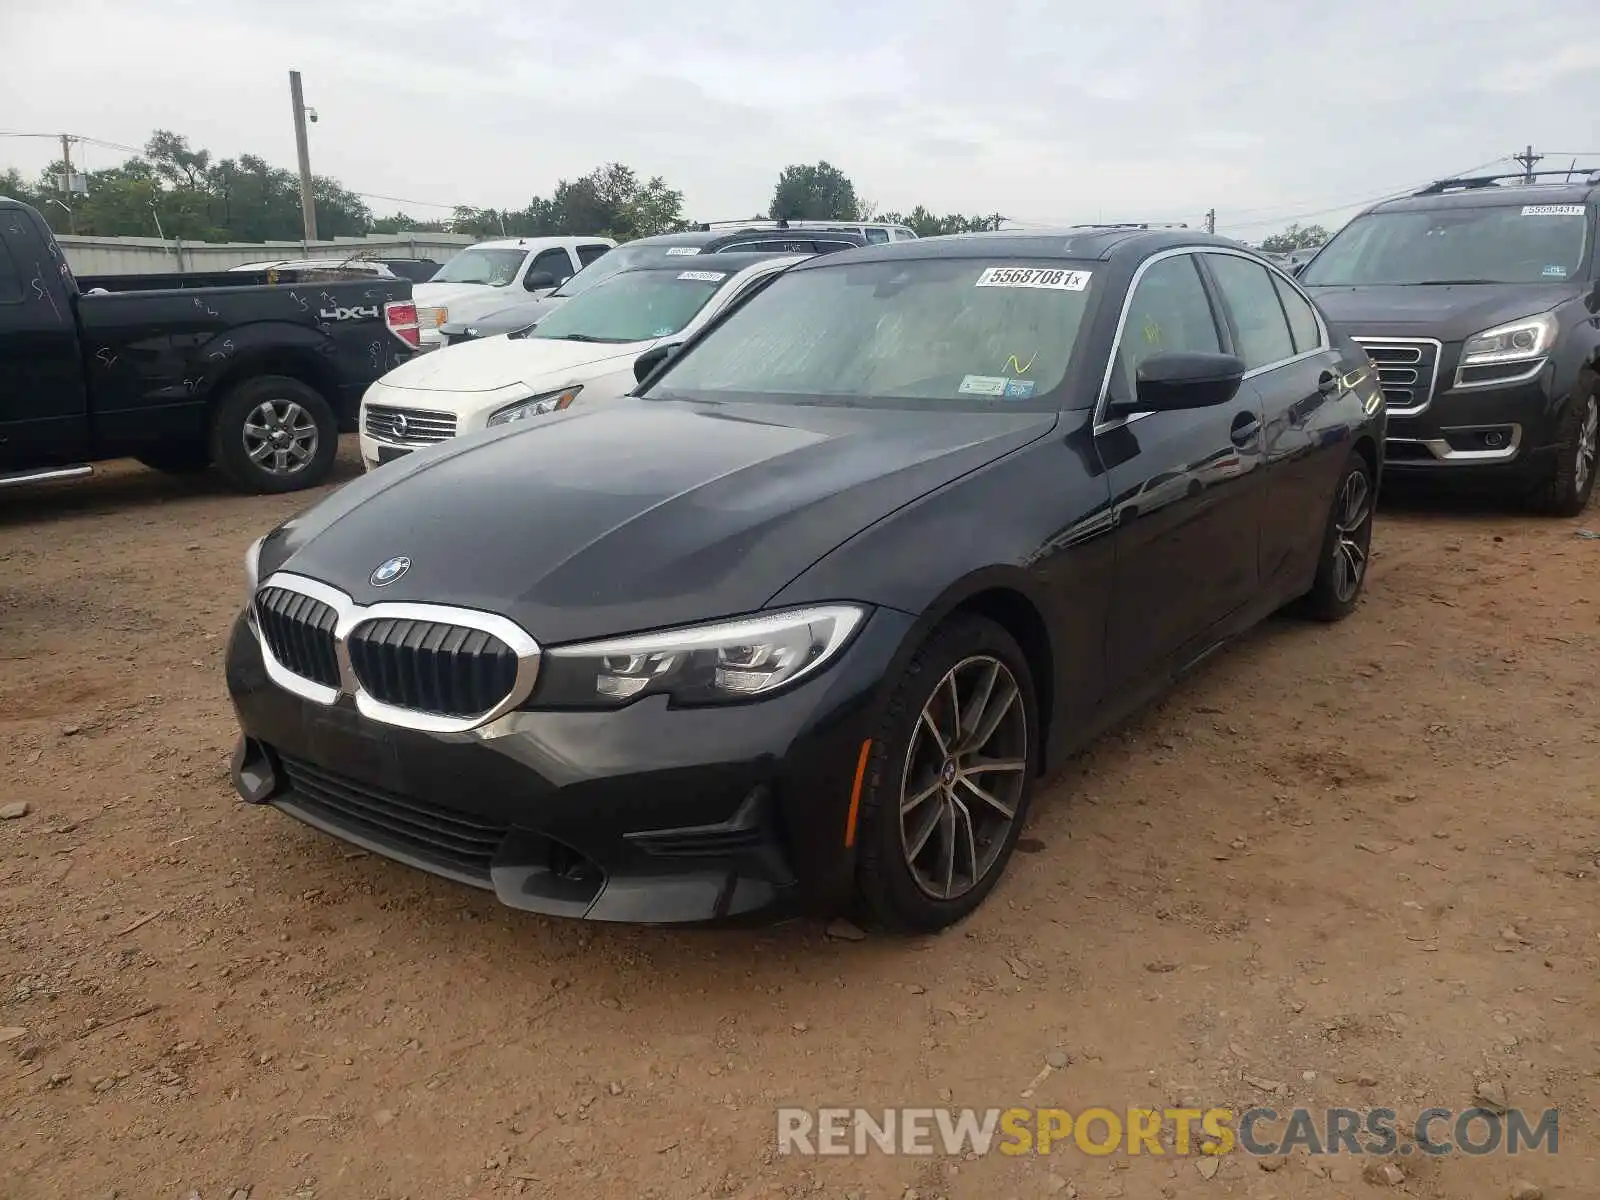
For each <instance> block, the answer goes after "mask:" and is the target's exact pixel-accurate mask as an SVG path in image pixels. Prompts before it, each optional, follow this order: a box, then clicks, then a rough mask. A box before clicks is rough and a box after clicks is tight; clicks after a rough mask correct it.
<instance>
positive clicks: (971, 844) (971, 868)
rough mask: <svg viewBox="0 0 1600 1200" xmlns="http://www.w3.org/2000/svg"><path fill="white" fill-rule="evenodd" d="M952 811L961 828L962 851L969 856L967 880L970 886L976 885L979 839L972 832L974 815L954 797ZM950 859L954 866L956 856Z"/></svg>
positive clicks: (951, 801) (951, 805)
mask: <svg viewBox="0 0 1600 1200" xmlns="http://www.w3.org/2000/svg"><path fill="white" fill-rule="evenodd" d="M950 809H951V812H952V813H953V814H954V817H955V822H956V824H957V825H958V826H959V827H960V828H959V831H958V836H959V839H960V845H961V847H962V849H964V850H965V851H966V855H967V879H968V881H969V886H970V884H975V883H977V882H978V875H979V871H978V839H977V837H976V836H975V835H974V833H973V830H972V814H971V813H970V812H968V811H967V806H966V805H965V804H963V803H961V801H960V800H958V799H956V798H955V797H954V796H952V797H951V798H950ZM950 857H951V861H952V865H954V859H955V855H954V854H952V855H951V856H950Z"/></svg>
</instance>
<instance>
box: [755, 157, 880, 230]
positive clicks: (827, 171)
mask: <svg viewBox="0 0 1600 1200" xmlns="http://www.w3.org/2000/svg"><path fill="white" fill-rule="evenodd" d="M859 211H860V206H859V204H858V203H857V200H856V185H855V184H853V183H851V182H850V180H849V179H848V178H847V177H846V176H845V174H844V172H843V171H841V170H839V168H838V167H836V166H834V165H833V164H832V163H829V162H826V161H824V162H818V163H796V164H792V165H790V166H787V167H785V168H784V169H783V170H782V172H780V173H779V175H778V185H777V187H775V188H774V189H773V191H772V206H771V208H770V209H769V210H768V213H767V215H768V216H770V217H772V218H773V219H774V220H780V221H782V220H789V221H796V220H809V221H854V220H857V219H858V218H857V213H858V212H859Z"/></svg>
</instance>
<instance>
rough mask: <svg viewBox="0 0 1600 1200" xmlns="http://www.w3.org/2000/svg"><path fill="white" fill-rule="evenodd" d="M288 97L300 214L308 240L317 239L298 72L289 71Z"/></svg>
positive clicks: (302, 101) (304, 113)
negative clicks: (291, 108) (291, 105)
mask: <svg viewBox="0 0 1600 1200" xmlns="http://www.w3.org/2000/svg"><path fill="white" fill-rule="evenodd" d="M289 98H290V100H292V101H293V102H294V148H295V152H296V153H297V154H298V155H299V156H300V216H301V219H302V221H303V222H304V225H305V238H306V241H308V242H314V241H316V240H317V203H316V201H315V200H313V199H312V198H311V151H310V150H309V149H308V148H307V147H306V104H305V99H304V98H303V97H302V96H301V94H300V72H299V71H290V72H289Z"/></svg>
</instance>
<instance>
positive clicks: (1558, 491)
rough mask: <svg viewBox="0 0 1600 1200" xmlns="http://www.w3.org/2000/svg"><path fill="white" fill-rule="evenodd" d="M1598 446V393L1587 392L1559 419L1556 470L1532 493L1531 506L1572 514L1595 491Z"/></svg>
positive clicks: (1551, 513)
mask: <svg viewBox="0 0 1600 1200" xmlns="http://www.w3.org/2000/svg"><path fill="white" fill-rule="evenodd" d="M1597 450H1600V393H1596V392H1590V393H1589V395H1587V396H1585V397H1584V398H1583V399H1582V400H1579V401H1578V402H1577V403H1575V404H1572V405H1570V406H1569V408H1568V410H1567V414H1566V416H1565V417H1563V418H1562V421H1561V446H1560V448H1559V449H1558V450H1557V451H1556V469H1555V474H1554V475H1552V476H1551V477H1550V479H1549V480H1548V481H1547V482H1546V483H1545V484H1544V485H1543V486H1541V487H1540V488H1539V489H1538V490H1537V491H1535V492H1534V493H1533V496H1532V497H1531V500H1532V504H1533V508H1534V510H1535V511H1537V512H1541V513H1544V514H1546V515H1547V516H1552V517H1575V516H1577V515H1578V514H1579V513H1581V512H1582V511H1583V510H1584V508H1586V507H1587V506H1588V503H1589V497H1590V495H1591V494H1592V493H1593V492H1594V477H1595V470H1596V467H1597V464H1596V452H1597Z"/></svg>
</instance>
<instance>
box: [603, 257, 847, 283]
mask: <svg viewBox="0 0 1600 1200" xmlns="http://www.w3.org/2000/svg"><path fill="white" fill-rule="evenodd" d="M839 253H840V254H848V253H849V251H847V250H840V251H839ZM815 257H817V256H816V255H813V254H746V253H742V252H740V251H734V252H733V253H732V254H719V255H717V256H716V259H715V261H712V260H710V259H707V260H705V265H704V266H700V265H697V264H698V263H699V262H700V261H701V260H699V259H690V258H665V259H661V260H659V261H657V262H646V263H640V264H639V265H638V266H635V267H628V268H627V269H626V270H623V271H619V272H618V273H617V278H620V277H621V276H623V275H631V274H633V272H635V271H719V272H722V273H723V274H726V275H736V274H738V273H739V272H740V271H743V270H747V269H748V268H750V267H755V266H763V265H765V266H771V265H772V264H773V263H778V264H784V265H792V264H794V263H798V262H805V261H806V260H807V259H810V258H815ZM773 269H774V270H776V269H777V268H776V267H774V268H773ZM595 286H596V287H603V286H604V284H603V283H601V284H596V285H595Z"/></svg>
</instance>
